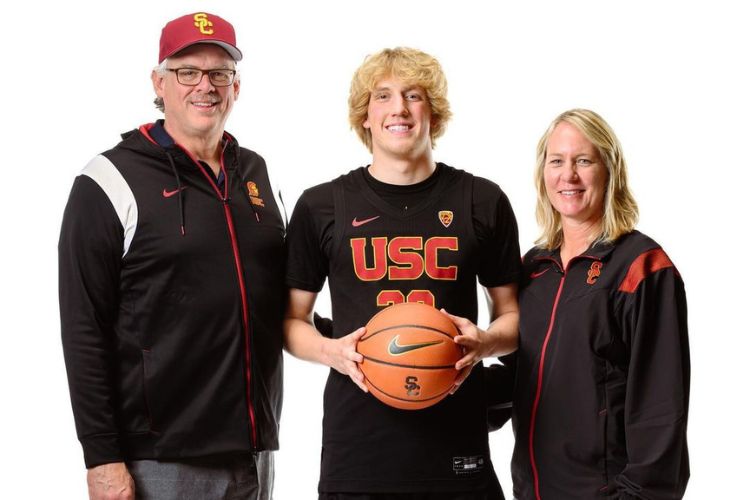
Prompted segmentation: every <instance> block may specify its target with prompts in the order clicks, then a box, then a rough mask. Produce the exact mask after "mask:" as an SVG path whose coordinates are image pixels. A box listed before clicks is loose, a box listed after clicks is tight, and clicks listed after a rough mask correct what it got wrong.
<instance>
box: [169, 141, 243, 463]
mask: <svg viewBox="0 0 750 500" xmlns="http://www.w3.org/2000/svg"><path fill="white" fill-rule="evenodd" d="M227 144H229V142H228V141H227V142H226V143H225V144H224V148H223V149H222V151H221V160H220V161H221V170H222V171H223V172H224V193H222V192H221V191H220V190H219V187H218V186H217V185H216V182H215V181H214V179H212V178H211V176H210V175H208V173H207V172H206V170H205V169H204V168H203V167H202V166H201V164H200V163H198V160H196V159H195V158H194V157H193V155H192V154H190V152H189V151H187V150H186V149H185V148H182V146H180V148H181V149H182V150H183V151H184V152H185V154H187V155H188V157H190V159H191V160H193V163H195V164H196V166H197V167H198V170H200V171H201V173H203V176H204V177H205V178H206V180H208V182H209V184H210V185H211V187H212V188H213V189H214V191H215V192H216V195H217V196H218V197H219V199H220V200H221V202H222V203H223V205H224V217H225V218H226V221H227V227H228V228H229V239H230V240H231V242H232V253H233V254H234V266H235V270H236V272H237V281H238V283H239V287H240V295H241V299H242V333H243V337H244V347H245V349H244V350H245V353H244V354H245V356H244V357H245V398H246V399H247V414H248V416H249V417H250V433H251V437H252V445H253V449H254V450H257V448H258V435H257V430H256V424H255V409H254V408H253V402H252V401H253V400H252V389H251V388H252V381H253V376H252V365H251V363H252V357H251V355H250V308H249V306H248V303H247V293H246V291H247V288H246V286H245V278H244V275H243V272H242V260H241V259H240V248H239V244H238V243H237V232H236V231H235V228H234V219H233V218H232V211H231V210H230V208H229V176H227V173H226V169H225V168H224V152H225V151H226V147H227Z"/></svg>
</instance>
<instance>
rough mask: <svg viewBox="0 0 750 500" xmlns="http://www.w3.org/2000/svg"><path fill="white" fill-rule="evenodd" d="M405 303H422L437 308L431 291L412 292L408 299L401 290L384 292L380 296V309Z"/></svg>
mask: <svg viewBox="0 0 750 500" xmlns="http://www.w3.org/2000/svg"><path fill="white" fill-rule="evenodd" d="M404 302H421V303H422V304H427V305H428V306H432V307H435V296H434V295H432V292H431V291H429V290H412V291H411V292H409V295H407V296H406V297H404V293H403V292H402V291H401V290H383V291H381V292H380V293H379V294H378V307H387V306H391V305H393V304H402V303H404Z"/></svg>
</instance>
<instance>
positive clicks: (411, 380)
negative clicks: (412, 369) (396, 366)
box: [404, 375, 422, 396]
mask: <svg viewBox="0 0 750 500" xmlns="http://www.w3.org/2000/svg"><path fill="white" fill-rule="evenodd" d="M405 382H406V385H405V386H404V389H406V395H407V396H419V390H420V389H421V388H422V387H420V385H419V384H418V383H417V382H419V379H418V378H417V377H415V376H414V375H409V376H407V377H406V379H405Z"/></svg>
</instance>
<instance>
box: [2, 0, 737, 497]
mask: <svg viewBox="0 0 750 500" xmlns="http://www.w3.org/2000/svg"><path fill="white" fill-rule="evenodd" d="M737 3H738V4H739V3H740V2H737ZM84 5H86V6H85V7H84ZM490 5H492V6H490ZM734 5H735V4H734V3H732V2H724V1H717V0H715V1H713V2H711V4H710V7H709V3H708V2H700V3H692V2H639V1H628V2H626V1H619V2H618V1H601V0H596V1H578V0H570V1H566V2H556V1H554V2H542V1H537V2H531V1H530V2H523V3H522V2H513V3H506V2H499V1H498V2H479V1H470V0H463V1H460V2H459V1H453V2H443V1H439V0H432V1H424V0H412V1H409V2H406V1H392V0H380V1H378V2H357V1H348V2H325V1H318V2H308V1H304V0H289V1H282V0H277V1H276V2H268V1H266V2H251V1H245V2H230V1H219V0H216V1H203V2H198V1H191V0H179V1H178V0H161V1H149V2H145V1H143V0H131V1H129V2H99V3H98V4H89V3H88V2H85V3H84V2H78V1H72V2H49V5H44V3H43V2H26V3H20V2H14V6H13V7H10V8H9V7H8V6H6V7H5V8H4V12H3V18H4V19H3V25H2V28H1V29H0V37H1V40H2V46H3V47H4V49H5V50H4V54H3V56H4V57H3V62H2V65H3V71H2V77H0V85H2V95H3V96H4V104H3V105H2V109H4V110H5V114H4V116H5V119H4V125H3V126H2V143H3V144H4V147H3V150H4V155H3V164H4V165H5V167H4V168H6V169H7V170H6V174H5V181H4V183H3V188H2V195H1V196H0V204H1V209H0V218H1V219H0V224H1V226H0V227H1V228H2V232H3V234H4V235H5V236H4V237H3V244H2V245H0V266H2V267H1V268H0V270H1V273H0V276H1V278H0V279H2V288H0V290H1V291H2V300H0V318H1V321H2V324H1V325H0V331H1V332H2V349H0V397H1V398H2V410H1V411H0V457H2V459H3V466H2V467H0V485H1V486H0V497H2V498H8V499H25V498H29V499H40V498H62V499H82V498H85V495H86V493H85V474H84V468H83V460H82V454H81V451H80V447H79V445H78V443H77V440H76V438H75V431H74V426H73V420H72V416H71V411H70V403H69V398H68V392H67V383H66V379H65V371H64V365H63V360H62V350H61V346H60V340H59V323H58V309H57V278H56V276H57V268H56V245H57V238H58V231H59V225H60V219H61V216H62V211H63V207H64V205H65V202H66V200H67V196H68V192H69V189H70V186H71V183H72V181H73V178H74V177H75V175H76V174H77V173H78V171H79V170H80V169H81V168H82V167H83V166H84V165H85V163H86V162H87V161H88V160H89V159H90V158H91V157H92V156H93V155H95V154H96V153H98V152H101V151H103V150H105V149H108V148H110V147H111V146H113V145H114V144H115V143H116V142H117V141H118V137H119V135H118V134H119V133H121V132H124V131H126V130H129V129H132V128H134V127H136V126H138V125H140V124H142V123H146V122H149V121H152V120H153V119H155V118H157V117H158V116H159V115H158V112H157V111H155V110H154V109H153V107H152V105H151V99H152V98H153V94H152V90H151V85H150V80H149V72H150V70H151V68H152V67H153V66H154V65H155V64H156V58H157V43H158V37H159V33H160V29H161V27H162V26H163V24H164V23H165V22H166V21H167V20H169V19H172V18H174V17H177V16H178V15H182V14H186V13H189V12H193V11H197V10H204V9H205V10H208V11H209V12H213V13H216V14H219V15H221V16H223V17H225V18H227V19H229V20H230V21H231V22H232V23H233V24H234V25H235V28H236V29H237V32H238V43H239V45H240V48H241V49H242V50H243V51H244V53H245V60H244V61H243V62H242V63H241V65H240V68H241V71H242V88H241V95H240V100H239V102H238V103H237V105H236V106H235V110H234V112H233V115H232V117H231V118H230V121H229V124H228V130H230V131H231V132H232V133H233V134H234V135H235V136H236V137H238V139H239V141H240V143H241V144H243V145H244V146H245V147H248V148H251V149H254V150H256V151H258V152H260V153H261V154H262V155H264V156H265V157H266V159H267V161H268V163H269V165H270V168H271V169H272V172H273V175H274V176H275V177H276V178H277V179H278V180H279V181H280V182H281V183H282V185H283V187H284V191H285V197H286V200H287V204H288V209H289V211H290V213H291V208H292V206H293V204H294V201H295V200H296V198H297V197H298V196H299V194H300V193H301V191H302V190H303V189H304V188H305V187H308V186H311V185H314V184H317V183H320V182H323V181H326V180H328V179H331V178H333V177H334V176H336V175H338V174H339V173H342V172H344V171H347V170H349V169H351V168H353V167H355V166H358V165H360V164H363V163H365V162H366V161H367V159H368V155H367V151H366V149H365V148H364V147H363V146H362V145H361V144H359V143H358V141H357V139H356V136H355V135H354V133H353V132H351V131H350V130H349V128H348V125H347V108H346V97H347V92H348V86H349V81H350V78H351V75H352V73H353V71H354V69H355V68H356V67H357V66H358V65H359V63H360V62H361V61H362V59H363V58H364V56H365V55H366V54H368V53H372V52H375V51H377V50H379V49H381V48H383V47H391V46H397V45H407V46H414V47H417V48H420V49H422V50H424V51H426V52H429V53H431V54H433V55H435V56H436V57H437V58H438V59H439V60H440V61H441V63H442V64H443V67H444V69H445V72H446V73H447V76H448V81H449V97H450V100H451V104H452V106H453V110H454V119H453V121H452V122H451V123H450V124H449V126H448V129H447V133H446V135H445V136H444V137H443V138H442V139H441V140H439V141H438V147H437V149H436V152H435V157H436V159H438V160H441V161H444V162H447V163H449V164H451V165H454V166H457V167H460V168H464V169H466V170H469V171H471V172H473V173H475V174H478V175H482V176H484V177H487V178H489V179H492V180H493V181H495V182H497V183H499V184H500V185H501V186H502V187H503V189H504V190H505V191H506V193H507V194H508V196H509V197H510V199H511V202H512V203H513V207H514V209H515V211H516V215H517V218H518V222H519V225H520V230H521V232H520V237H521V248H522V250H524V251H525V250H526V249H528V247H530V246H531V244H532V242H533V240H534V238H535V236H536V225H535V222H534V218H533V208H534V192H533V188H532V168H533V163H534V148H535V144H536V141H537V139H538V137H539V135H540V134H541V133H542V132H543V131H544V129H545V127H546V126H547V124H548V123H549V121H550V120H551V119H552V118H553V117H554V116H555V115H557V114H558V113H559V112H561V111H563V110H565V109H568V108H572V107H588V108H591V109H594V110H596V111H598V112H599V113H601V114H602V115H603V116H604V117H605V118H606V119H607V120H608V121H609V122H610V124H611V125H612V126H613V128H614V129H615V131H616V132H617V133H618V135H619V137H620V140H621V141H622V143H623V146H624V148H625V153H626V157H627V159H628V162H629V165H630V179H631V183H632V187H633V190H634V192H635V195H636V198H637V200H638V202H639V204H640V208H641V220H642V222H641V224H640V225H639V228H640V229H641V230H642V231H644V232H646V233H647V234H649V235H651V236H652V237H654V238H655V239H656V240H657V241H659V242H660V243H661V244H662V245H663V246H664V248H665V249H666V251H667V252H668V253H669V254H670V256H671V257H672V260H673V261H674V262H675V263H676V265H677V267H678V269H679V270H680V272H681V273H682V275H683V277H684V280H685V282H686V286H687V293H688V303H689V308H690V337H691V344H692V345H691V347H692V349H691V350H692V366H693V376H692V377H693V378H692V380H693V384H692V398H691V403H692V404H691V412H690V421H689V443H690V452H691V468H692V476H693V477H692V479H691V481H690V484H689V487H688V494H687V496H686V498H688V499H692V500H696V499H699V500H700V499H706V498H712V499H713V498H738V497H739V496H740V494H739V493H734V490H735V488H741V486H740V487H736V486H735V482H738V483H740V484H742V483H743V478H744V473H745V469H746V463H747V457H746V453H744V452H745V450H747V449H748V445H750V443H749V442H748V439H747V435H746V432H745V429H746V428H747V426H746V425H744V424H745V421H746V418H745V414H744V413H743V410H744V407H745V405H744V404H743V403H744V401H743V400H744V397H743V396H742V394H746V392H745V391H746V390H747V389H746V388H745V385H746V382H747V381H748V378H747V376H746V374H745V370H744V366H743V361H744V359H745V356H744V354H745V350H746V349H747V348H748V347H749V344H748V340H747V337H748V333H750V329H749V328H748V327H747V325H746V323H745V321H743V320H742V319H741V318H742V317H744V313H745V312H746V310H745V309H744V308H745V307H746V305H745V304H746V302H747V299H748V293H747V292H746V291H745V290H744V288H742V285H741V282H742V280H743V279H744V278H745V277H746V275H747V271H746V270H747V268H748V265H747V264H746V263H745V262H744V258H743V257H742V255H741V253H740V252H741V250H742V249H743V247H744V246H745V243H746V240H747V238H746V233H747V228H748V223H747V221H746V212H747V210H746V209H745V205H746V199H747V196H748V193H747V188H748V182H749V181H750V176H749V175H748V167H750V162H748V155H747V153H746V149H747V147H748V135H749V134H748V133H749V132H750V127H749V126H748V116H750V98H748V94H747V89H748V88H750V82H749V81H748V47H750V31H749V30H748V29H747V21H748V16H747V15H746V14H744V13H743V12H741V11H740V10H739V9H738V8H736V7H734ZM319 308H320V309H321V310H322V311H323V312H325V311H328V310H329V301H328V297H327V294H321V298H320V300H319ZM486 321H487V320H486V315H485V317H484V318H483V319H482V322H484V323H485V324H486ZM286 363H287V364H286V375H285V380H286V389H285V390H286V392H285V402H284V415H283V420H282V434H281V440H282V443H281V446H282V450H281V451H280V452H279V453H278V454H277V467H278V469H277V477H276V479H277V481H276V498H277V499H280V500H297V499H303V500H304V499H312V498H316V493H315V491H316V490H315V488H316V481H317V475H318V458H319V453H320V452H319V448H320V418H321V394H322V386H323V382H324V379H325V376H326V373H327V371H326V370H325V369H324V368H322V367H320V366H313V365H308V364H305V363H303V362H300V361H298V360H295V359H291V358H287V359H286ZM491 439H492V453H493V458H494V461H495V466H496V469H497V471H498V473H499V475H500V477H501V482H502V484H503V486H504V487H505V489H506V491H510V480H509V473H508V467H509V466H508V463H509V457H510V451H511V447H512V439H513V438H512V432H510V429H509V428H506V429H503V430H502V431H500V432H498V433H494V434H493V435H492V438H491Z"/></svg>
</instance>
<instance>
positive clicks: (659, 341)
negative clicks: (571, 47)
mask: <svg viewBox="0 0 750 500" xmlns="http://www.w3.org/2000/svg"><path fill="white" fill-rule="evenodd" d="M535 177H536V188H537V194H538V198H537V219H538V222H539V224H540V226H541V229H542V235H541V237H540V238H539V240H538V241H537V246H536V247H534V248H533V249H531V250H530V251H529V252H528V253H527V254H526V256H525V257H524V269H523V275H522V276H523V277H522V285H521V292H520V296H519V301H520V307H521V327H520V345H519V351H518V357H517V363H518V364H517V379H516V388H515V393H514V408H513V425H514V431H515V434H516V445H515V450H514V453H513V461H512V473H513V488H514V495H515V497H516V498H518V499H519V500H529V499H552V500H566V499H576V500H580V499H587V498H599V497H614V498H628V499H629V498H649V499H650V498H659V499H672V498H681V497H682V495H683V493H684V491H685V486H686V484H687V480H688V476H689V466H688V454H687V442H686V425H687V412H688V392H689V384H690V360H689V352H688V336H687V308H686V301H685V291H684V286H683V282H682V279H681V278H680V274H679V273H678V272H677V269H676V268H675V266H674V265H673V264H672V262H671V260H670V259H669V257H668V256H667V254H666V253H665V252H664V250H662V248H661V247H660V246H659V245H658V244H657V243H656V242H654V241H653V240H652V239H651V238H649V237H647V236H646V235H644V234H642V233H640V232H638V231H636V230H635V224H636V220H637V218H638V207H637V205H636V202H635V200H634V198H633V196H632V195H631V193H630V191H629V189H628V183H627V175H626V165H625V159H624V157H623V154H622V150H621V147H620V143H619V141H618V140H617V137H616V136H615V134H614V132H613V131H612V129H611V128H610V127H609V125H608V124H607V123H606V122H605V121H604V120H603V119H602V118H601V117H600V116H599V115H597V114H596V113H594V112H592V111H588V110H583V109H574V110H571V111H566V112H565V113H563V114H561V115H560V116H558V117H557V118H556V119H555V120H554V121H553V122H552V124H551V125H550V126H549V128H548V129H547V131H546V132H545V133H544V135H543V136H542V138H541V140H540V141H539V145H538V148H537V165H536V176H535Z"/></svg>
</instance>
